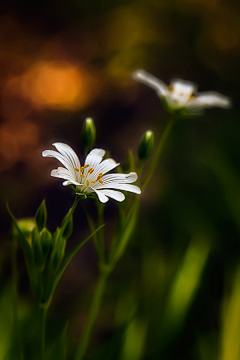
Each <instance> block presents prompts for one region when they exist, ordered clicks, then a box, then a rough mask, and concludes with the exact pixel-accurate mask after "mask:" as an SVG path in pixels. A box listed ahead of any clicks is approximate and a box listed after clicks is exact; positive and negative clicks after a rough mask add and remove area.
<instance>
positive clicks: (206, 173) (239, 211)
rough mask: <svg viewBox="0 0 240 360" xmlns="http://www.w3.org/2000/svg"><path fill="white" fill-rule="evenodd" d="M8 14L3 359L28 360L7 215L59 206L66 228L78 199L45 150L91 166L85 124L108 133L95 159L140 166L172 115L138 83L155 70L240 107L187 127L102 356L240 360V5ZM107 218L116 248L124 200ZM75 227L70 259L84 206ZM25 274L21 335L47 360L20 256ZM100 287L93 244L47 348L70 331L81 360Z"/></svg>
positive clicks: (1, 183) (60, 307)
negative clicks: (63, 148)
mask: <svg viewBox="0 0 240 360" xmlns="http://www.w3.org/2000/svg"><path fill="white" fill-rule="evenodd" d="M0 14H1V15H0V102H1V106H0V118H1V123H0V172H1V176H0V193H1V203H0V216H1V230H0V231H1V244H0V246H1V251H0V268H1V277H0V318H1V320H0V359H13V358H14V359H15V358H17V355H16V354H15V353H14V351H15V350H14V349H15V348H14V344H15V343H16V342H17V339H15V338H14V336H15V335H13V334H14V332H13V331H12V329H13V318H12V306H13V303H12V300H11V290H10V283H11V264H10V257H11V248H10V236H9V233H10V229H11V221H10V217H9V215H8V214H7V212H6V206H5V204H6V202H8V203H9V205H10V208H11V209H12V211H13V213H14V214H15V216H16V217H18V218H22V217H31V216H34V214H35V212H36V210H37V208H38V206H39V205H40V202H41V201H42V199H43V198H46V203H47V207H48V213H49V224H48V226H49V228H50V229H51V230H54V229H55V228H56V227H57V226H58V225H59V224H60V222H61V220H62V218H63V216H64V215H65V213H66V212H67V210H68V209H69V206H71V204H72V202H73V199H74V195H73V194H72V193H71V192H70V191H68V189H66V188H63V187H62V185H61V181H57V180H56V179H53V178H51V177H50V175H49V174H50V171H51V169H52V168H54V167H56V161H54V160H53V161H50V160H46V159H43V158H42V157H41V152H42V150H45V149H50V148H51V144H52V143H53V142H55V141H61V142H65V143H67V144H69V145H70V146H72V147H73V148H74V150H75V151H76V152H77V153H78V155H79V156H80V159H83V157H81V154H82V155H83V153H84V152H83V148H82V146H81V142H80V138H81V136H80V134H81V128H82V125H83V121H84V119H85V118H86V117H89V116H91V117H93V118H94V120H95V124H96V129H97V140H96V146H98V147H103V148H104V149H106V150H109V151H111V154H112V157H113V158H114V159H116V161H119V162H121V163H123V162H124V159H125V157H126V154H127V151H128V150H129V149H132V150H133V152H134V154H135V155H136V154H137V147H138V143H139V140H140V137H141V135H142V133H143V132H144V131H145V130H148V129H152V130H154V131H155V135H156V136H155V138H156V142H158V140H159V139H160V137H161V134H162V133H163V131H164V129H165V127H166V125H167V123H168V118H169V116H168V114H166V112H165V111H164V109H163V108H162V106H161V103H160V101H159V99H158V97H157V96H156V94H155V92H154V91H153V90H151V89H150V88H148V87H146V86H144V85H141V84H139V83H136V82H134V81H133V80H132V79H131V73H132V71H134V70H136V69H139V68H143V69H145V70H147V71H148V72H150V73H152V74H154V75H155V76H157V77H159V78H160V79H162V80H163V81H165V82H166V83H169V82H170V80H171V79H172V78H176V77H179V78H182V79H185V80H190V81H194V82H195V83H197V84H199V91H207V90H214V91H218V92H220V93H222V94H225V95H228V96H230V97H231V98H232V101H233V108H232V109H231V110H229V111H226V110H222V109H210V110H208V111H207V112H206V114H205V115H204V116H201V117H198V118H189V119H183V120H182V121H178V122H176V123H175V124H174V127H173V131H172V133H171V134H170V137H169V140H168V143H167V145H166V147H165V150H164V154H163V157H162V159H161V162H160V163H159V166H158V168H157V172H156V173H155V176H154V178H153V179H152V180H151V182H150V183H149V186H148V188H147V189H146V191H145V192H144V193H143V194H142V196H141V211H140V216H139V221H138V224H137V229H136V233H135V234H134V236H133V238H132V240H131V242H130V245H129V247H128V249H127V252H126V253H125V255H124V257H123V258H122V259H121V261H120V262H119V263H118V265H117V267H116V269H115V270H114V272H113V274H112V276H111V278H110V280H109V283H108V288H107V292H106V294H105V297H104V301H103V305H102V309H101V312H100V315H99V318H98V322H97V326H96V330H95V332H94V336H93V339H92V343H91V347H90V350H89V352H88V359H99V360H100V359H119V360H140V359H164V360H165V359H167V360H173V359H178V360H181V359H184V360H188V359H193V360H212V359H217V360H239V359H240V341H239V340H240V183H239V180H240V173H239V158H240V142H239V138H240V122H239V114H240V111H239V100H238V98H239V83H240V4H239V1H237V0H232V1H229V0H228V1H226V0H225V1H221V0H211V1H208V0H181V1H173V0H172V1H164V0H162V1H161V0H148V1H147V0H141V1H136V0H135V1H134V0H125V1H119V0H111V1H109V0H100V1H91V0H90V1H82V0H69V1H63V0H61V1H58V2H57V1H54V0H49V1H40V0H36V1H34V2H32V1H27V0H22V1H18V0H11V1H8V2H5V3H4V4H1V5H0ZM86 202H87V206H88V207H89V209H90V210H91V208H92V207H93V205H92V203H91V201H88V200H87V201H86ZM105 215H106V227H105V229H106V230H105V231H106V232H107V235H108V237H109V238H110V237H111V233H112V227H113V226H112V224H113V223H114V221H115V218H116V216H117V210H116V204H115V203H114V201H110V202H109V203H108V204H107V205H106V213H105ZM74 219H75V226H74V235H73V236H72V238H71V239H70V241H69V247H70V248H71V247H73V244H76V243H78V242H79V239H83V238H84V236H85V235H86V234H87V233H88V227H87V222H86V218H85V216H84V212H83V209H82V208H81V206H79V207H78V208H77V211H76V212H75V216H74ZM18 261H19V276H20V284H19V291H20V303H19V314H20V318H21V331H22V334H23V335H22V336H23V337H24V339H25V340H24V341H25V344H26V345H25V346H26V353H28V354H29V359H33V355H32V354H33V350H34V349H32V348H31V343H33V336H34V329H35V327H36V324H35V323H33V322H32V314H34V311H35V309H34V300H33V298H32V295H31V293H30V290H29V285H28V281H27V277H26V271H25V267H24V262H23V256H22V255H21V252H20V251H19V254H18ZM96 279H97V265H96V254H95V250H94V247H93V245H92V244H90V243H89V244H87V245H86V246H85V247H84V249H83V250H82V251H81V252H80V253H79V254H78V255H77V256H76V257H75V259H74V261H73V262H72V263H71V264H70V266H69V267H68V269H67V271H66V273H65V275H64V277H63V279H62V281H61V283H60V284H59V287H58V289H57V293H56V296H55V298H54V300H53V304H52V306H51V308H50V313H49V327H48V339H49V340H48V341H49V343H51V342H54V341H55V340H54V339H56V337H57V336H58V335H59V333H61V331H62V329H63V327H64V325H65V323H66V321H69V328H68V331H69V339H68V341H69V344H70V345H69V349H70V350H69V353H70V355H69V356H70V357H69V358H71V354H72V353H73V350H71V349H74V346H75V345H76V342H77V341H78V339H79V336H80V333H81V330H82V327H83V324H84V322H85V320H86V315H87V309H88V304H89V299H90V298H91V294H92V291H93V289H94V286H95V283H96ZM32 347H33V346H32ZM72 355H73V354H72Z"/></svg>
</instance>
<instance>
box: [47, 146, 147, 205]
mask: <svg viewBox="0 0 240 360" xmlns="http://www.w3.org/2000/svg"><path fill="white" fill-rule="evenodd" d="M53 145H54V146H55V148H56V149H57V150H58V151H59V152H57V151H53V150H45V151H43V152H42V156H44V157H54V158H56V159H57V160H59V161H60V162H61V163H62V164H63V165H64V166H65V167H64V168H63V167H58V168H57V169H56V170H52V171H51V176H54V177H59V178H61V179H64V180H65V181H64V182H63V185H64V186H67V185H73V186H74V191H75V192H76V194H78V195H82V196H84V197H85V198H86V197H88V196H92V195H94V194H96V195H97V196H98V198H99V200H100V201H101V202H102V203H105V202H107V201H108V200H109V199H108V198H109V197H111V198H113V199H115V200H117V201H123V200H124V199H125V196H124V195H123V193H121V192H120V191H116V190H112V189H117V190H126V191H130V192H133V193H136V194H140V193H141V190H140V189H139V187H138V186H136V185H129V183H132V182H134V181H136V180H137V174H136V173H135V172H131V173H130V174H118V173H115V174H108V175H104V174H106V173H107V172H109V171H110V170H112V169H114V168H115V167H116V166H118V165H119V164H117V163H116V162H115V161H114V160H113V159H106V160H103V161H102V159H103V156H104V155H105V151H104V150H102V149H93V150H92V151H90V153H89V154H88V155H87V157H86V160H85V163H84V165H83V166H81V164H80V161H79V159H78V157H77V155H76V153H75V152H74V151H73V149H72V148H71V147H70V146H68V145H66V144H63V143H59V142H57V143H54V144H53Z"/></svg>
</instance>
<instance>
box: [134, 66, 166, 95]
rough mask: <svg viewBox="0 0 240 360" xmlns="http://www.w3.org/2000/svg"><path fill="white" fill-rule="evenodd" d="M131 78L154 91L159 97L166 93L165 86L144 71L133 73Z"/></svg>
mask: <svg viewBox="0 0 240 360" xmlns="http://www.w3.org/2000/svg"><path fill="white" fill-rule="evenodd" d="M132 78H133V79H134V80H137V81H139V82H141V83H143V84H145V85H148V86H149V87H151V88H152V89H154V90H156V91H157V93H158V95H159V96H165V95H166V93H167V86H166V84H164V82H163V81H161V80H159V79H158V78H156V77H155V76H153V75H151V74H149V73H148V72H147V71H145V70H142V69H140V70H136V71H134V72H133V74H132Z"/></svg>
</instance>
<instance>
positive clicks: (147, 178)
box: [142, 119, 174, 190]
mask: <svg viewBox="0 0 240 360" xmlns="http://www.w3.org/2000/svg"><path fill="white" fill-rule="evenodd" d="M173 122H174V121H173V120H172V119H171V120H170V121H169V123H168V125H167V127H166V128H165V130H164V133H163V135H162V137H161V139H160V141H159V143H158V147H157V150H156V152H155V154H154V158H153V160H152V163H151V165H150V168H149V170H148V172H147V174H146V176H145V178H144V179H143V182H142V190H144V189H145V187H146V186H147V184H148V183H149V181H150V180H151V178H152V176H153V173H154V171H155V170H156V167H157V164H158V162H159V159H160V157H161V155H162V151H163V148H164V145H165V144H166V141H167V139H168V136H169V134H170V132H171V130H172V127H173Z"/></svg>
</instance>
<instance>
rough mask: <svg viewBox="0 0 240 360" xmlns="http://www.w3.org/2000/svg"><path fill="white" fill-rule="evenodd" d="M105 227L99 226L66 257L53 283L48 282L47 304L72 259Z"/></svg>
mask: <svg viewBox="0 0 240 360" xmlns="http://www.w3.org/2000/svg"><path fill="white" fill-rule="evenodd" d="M103 226H104V224H103V225H101V226H99V227H98V228H97V229H96V230H95V231H94V232H92V233H91V234H90V235H89V236H88V237H86V239H84V240H83V241H82V242H81V243H80V244H79V245H78V246H76V247H75V249H73V250H72V251H71V252H70V253H69V254H68V255H67V256H66V257H65V259H64V260H63V261H62V263H61V265H60V266H59V268H58V270H57V273H56V274H55V275H54V278H53V279H52V281H50V279H49V282H48V284H49V285H48V287H47V289H46V292H45V302H49V301H50V300H51V297H52V296H53V293H54V291H55V289H56V287H57V284H58V283H59V280H60V279H61V277H62V274H63V273H64V271H65V269H66V267H67V266H68V264H69V262H70V261H71V260H72V258H73V257H74V255H75V254H76V253H77V252H78V250H80V249H81V247H82V246H83V245H84V244H86V242H87V241H88V240H90V239H91V237H93V235H95V233H96V232H97V231H99V230H100V229H101V228H102V227H103Z"/></svg>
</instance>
